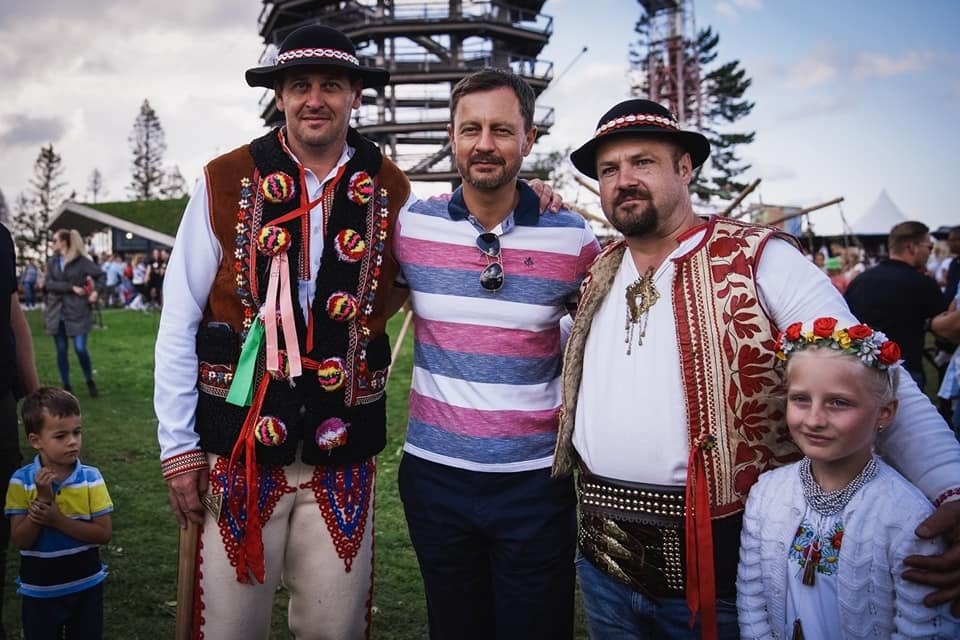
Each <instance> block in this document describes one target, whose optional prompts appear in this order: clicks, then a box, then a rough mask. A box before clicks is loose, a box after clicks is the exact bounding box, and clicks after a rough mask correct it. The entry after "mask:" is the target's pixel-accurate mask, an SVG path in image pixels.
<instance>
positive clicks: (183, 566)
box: [174, 520, 200, 640]
mask: <svg viewBox="0 0 960 640" xmlns="http://www.w3.org/2000/svg"><path fill="white" fill-rule="evenodd" d="M199 538H200V525H198V524H197V523H196V522H191V521H190V520H187V528H186V529H180V548H179V551H178V559H177V619H176V623H175V627H174V632H175V636H174V637H175V638H176V640H190V638H191V634H192V633H193V584H194V580H195V579H196V561H197V542H198V540H199Z"/></svg>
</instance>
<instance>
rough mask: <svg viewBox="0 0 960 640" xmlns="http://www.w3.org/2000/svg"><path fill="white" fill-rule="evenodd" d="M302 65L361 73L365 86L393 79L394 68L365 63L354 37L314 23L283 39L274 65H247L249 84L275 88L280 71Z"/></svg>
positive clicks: (374, 85) (385, 82) (376, 84)
mask: <svg viewBox="0 0 960 640" xmlns="http://www.w3.org/2000/svg"><path fill="white" fill-rule="evenodd" d="M299 67H335V68H338V69H345V70H347V71H349V72H351V73H353V74H356V75H357V76H359V77H360V78H361V79H362V80H363V86H364V87H374V88H376V87H382V86H383V85H385V84H387V81H388V80H390V72H389V71H387V70H386V69H379V68H377V67H364V66H361V64H360V60H359V59H358V58H357V51H356V49H355V48H354V46H353V43H352V42H350V38H348V37H347V36H345V35H343V34H342V33H340V32H339V31H337V30H336V29H331V28H330V27H325V26H323V25H319V24H311V25H307V26H305V27H300V28H299V29H296V30H294V31H293V32H291V33H290V35H288V36H287V37H286V38H284V39H283V42H281V43H280V50H279V51H278V52H277V60H276V62H275V63H274V64H273V65H271V66H268V67H254V68H253V69H247V74H246V78H247V84H248V85H250V86H251V87H266V88H267V89H272V88H273V83H274V81H275V80H276V79H277V78H279V77H280V74H282V73H283V72H285V71H287V70H288V69H293V68H299Z"/></svg>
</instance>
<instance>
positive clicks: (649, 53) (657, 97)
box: [638, 0, 702, 129]
mask: <svg viewBox="0 0 960 640" xmlns="http://www.w3.org/2000/svg"><path fill="white" fill-rule="evenodd" d="M638 2H639V3H640V6H641V7H643V10H644V11H645V12H646V14H647V16H648V17H649V18H650V27H649V35H648V42H647V50H646V60H645V64H644V68H643V73H644V74H645V75H646V80H647V85H648V87H649V98H650V99H651V100H653V101H654V102H659V103H660V104H663V105H667V106H669V108H670V111H672V112H673V114H674V115H675V116H676V117H677V120H679V121H680V126H681V127H691V128H697V129H699V128H700V125H701V113H702V100H701V92H700V65H699V62H698V60H697V57H696V55H694V54H693V52H692V51H691V50H690V49H689V48H688V47H687V43H690V42H695V41H696V37H697V27H696V22H695V20H694V15H693V1H692V0H638Z"/></svg>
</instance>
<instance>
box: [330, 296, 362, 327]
mask: <svg viewBox="0 0 960 640" xmlns="http://www.w3.org/2000/svg"><path fill="white" fill-rule="evenodd" d="M359 310H360V304H359V303H358V302H357V298H356V296H354V295H353V294H350V293H347V292H346V291H336V292H334V293H331V294H330V297H329V298H327V315H328V316H330V319H331V320H335V321H337V322H350V321H351V320H353V319H354V318H356V317H357V312H358V311H359Z"/></svg>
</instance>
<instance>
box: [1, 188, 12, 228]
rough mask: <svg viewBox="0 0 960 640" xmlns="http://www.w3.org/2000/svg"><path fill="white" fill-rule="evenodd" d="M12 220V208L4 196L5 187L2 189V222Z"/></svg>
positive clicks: (5, 222)
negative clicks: (8, 205)
mask: <svg viewBox="0 0 960 640" xmlns="http://www.w3.org/2000/svg"><path fill="white" fill-rule="evenodd" d="M9 222H10V209H8V208H7V199H6V198H4V197H3V189H0V223H3V224H7V223H9Z"/></svg>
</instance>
